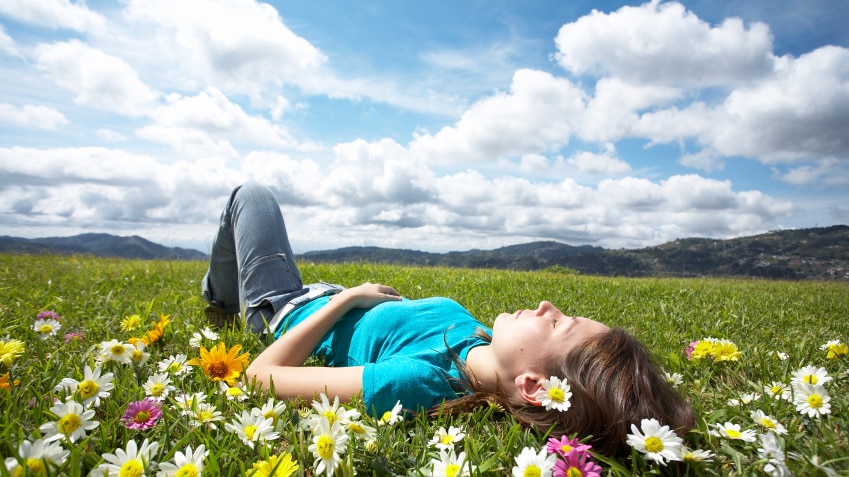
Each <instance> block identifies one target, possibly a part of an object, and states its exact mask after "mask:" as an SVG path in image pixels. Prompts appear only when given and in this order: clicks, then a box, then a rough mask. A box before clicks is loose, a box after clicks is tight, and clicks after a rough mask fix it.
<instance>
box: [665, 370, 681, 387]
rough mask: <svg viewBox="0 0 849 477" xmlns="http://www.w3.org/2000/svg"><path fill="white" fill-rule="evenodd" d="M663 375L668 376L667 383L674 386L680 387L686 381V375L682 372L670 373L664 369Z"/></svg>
mask: <svg viewBox="0 0 849 477" xmlns="http://www.w3.org/2000/svg"><path fill="white" fill-rule="evenodd" d="M663 377H665V378H666V382H667V383H669V384H671V385H672V386H674V387H678V386H680V385H681V383H683V382H684V375H683V374H681V373H668V372H666V371H664V372H663Z"/></svg>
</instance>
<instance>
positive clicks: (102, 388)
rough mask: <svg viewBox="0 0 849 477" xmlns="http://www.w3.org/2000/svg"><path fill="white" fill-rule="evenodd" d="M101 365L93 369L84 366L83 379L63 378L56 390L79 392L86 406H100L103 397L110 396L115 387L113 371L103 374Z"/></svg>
mask: <svg viewBox="0 0 849 477" xmlns="http://www.w3.org/2000/svg"><path fill="white" fill-rule="evenodd" d="M100 373H101V370H100V367H99V366H95V368H94V369H91V368H90V367H89V366H88V365H85V366H84V367H83V380H82V381H77V380H76V379H72V378H62V381H60V382H59V384H58V385H56V391H60V392H61V391H65V392H67V393H72V394H77V395H79V397H80V399H81V400H82V404H83V406H85V407H89V406H93V407H98V406H100V399H101V398H104V399H105V398H108V397H109V393H110V392H111V391H112V389H113V388H114V387H115V386H114V385H113V384H112V378H113V375H112V373H106V374H103V375H101V374H100Z"/></svg>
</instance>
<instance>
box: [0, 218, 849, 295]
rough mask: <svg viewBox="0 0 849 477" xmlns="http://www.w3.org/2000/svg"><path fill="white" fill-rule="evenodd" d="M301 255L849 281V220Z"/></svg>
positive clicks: (120, 243)
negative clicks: (637, 242) (619, 241)
mask: <svg viewBox="0 0 849 477" xmlns="http://www.w3.org/2000/svg"><path fill="white" fill-rule="evenodd" d="M0 253H30V254H39V253H56V254H88V255H96V256H105V257H123V258H133V259H165V260H203V261H205V260H208V258H209V256H208V255H207V254H205V253H203V252H200V251H197V250H192V249H184V248H179V247H165V246H163V245H159V244H156V243H153V242H150V241H149V240H146V239H144V238H142V237H139V236H130V237H120V236H115V235H109V234H82V235H77V236H73V237H48V238H37V239H24V238H17V237H7V236H4V237H0ZM296 259H297V260H299V261H309V262H323V263H357V262H366V263H381V264H395V265H417V266H442V267H461V268H496V269H509V270H543V269H546V270H549V271H559V272H563V273H581V274H585V275H601V276H624V277H664V276H668V277H702V276H712V277H760V278H772V279H789V280H802V279H817V280H845V281H849V226H847V225H835V226H831V227H820V228H808V229H792V230H775V231H770V232H768V233H764V234H760V235H753V236H749V237H739V238H733V239H726V240H719V239H705V238H684V239H678V240H675V241H672V242H668V243H665V244H662V245H657V246H654V247H646V248H641V249H618V250H612V249H604V248H601V247H594V246H590V245H581V246H573V245H567V244H563V243H559V242H552V241H541V242H531V243H526V244H521V245H511V246H507V247H501V248H497V249H494V250H477V249H475V250H468V251H465V252H448V253H430V252H422V251H417V250H404V249H390V248H381V247H345V248H339V249H335V250H319V251H312V252H306V253H303V254H300V255H298V256H297V257H296Z"/></svg>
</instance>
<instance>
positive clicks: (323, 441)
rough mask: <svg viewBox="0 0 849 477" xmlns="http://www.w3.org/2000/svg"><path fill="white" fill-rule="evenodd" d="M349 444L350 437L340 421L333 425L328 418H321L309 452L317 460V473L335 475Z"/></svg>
mask: <svg viewBox="0 0 849 477" xmlns="http://www.w3.org/2000/svg"><path fill="white" fill-rule="evenodd" d="M347 444H348V435H347V434H346V433H345V431H344V429H343V428H342V425H341V424H340V423H339V421H336V422H334V423H333V424H332V425H331V424H330V421H328V420H327V418H326V417H320V418H319V422H318V428H317V429H316V431H315V432H314V433H313V439H312V444H310V446H309V447H308V450H309V451H310V452H312V454H313V457H315V459H316V460H317V465H316V468H315V473H316V474H321V473H322V472H324V473H325V474H327V475H328V476H331V475H333V473H334V472H335V471H336V466H338V465H339V462H340V460H341V455H342V454H344V453H345V448H346V446H347Z"/></svg>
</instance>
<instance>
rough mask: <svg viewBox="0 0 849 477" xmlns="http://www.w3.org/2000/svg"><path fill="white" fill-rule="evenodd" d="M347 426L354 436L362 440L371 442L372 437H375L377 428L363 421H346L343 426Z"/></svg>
mask: <svg viewBox="0 0 849 477" xmlns="http://www.w3.org/2000/svg"><path fill="white" fill-rule="evenodd" d="M345 427H347V428H348V431H349V432H350V433H351V434H352V435H353V436H354V437H356V438H358V439H362V440H364V441H366V442H367V443H368V442H373V441H374V438H375V437H377V429H375V428H373V427H371V426H368V425H366V424H365V423H363V421H360V420H354V421H350V422H348V424H347V425H346V426H345Z"/></svg>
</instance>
